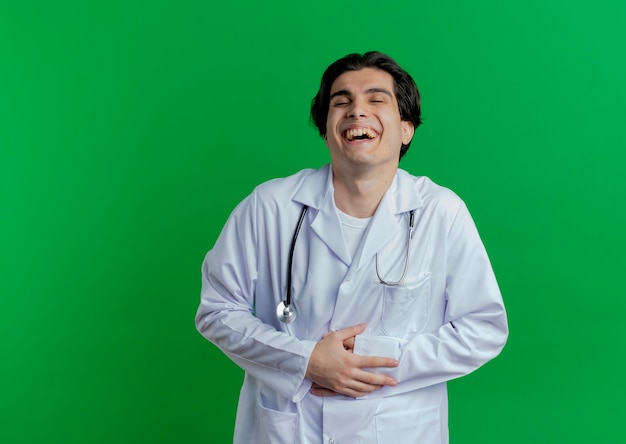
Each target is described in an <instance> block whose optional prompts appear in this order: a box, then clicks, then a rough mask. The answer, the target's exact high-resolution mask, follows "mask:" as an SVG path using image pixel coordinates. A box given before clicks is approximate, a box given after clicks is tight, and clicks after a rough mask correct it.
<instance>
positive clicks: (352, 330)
mask: <svg viewBox="0 0 626 444" xmlns="http://www.w3.org/2000/svg"><path fill="white" fill-rule="evenodd" d="M365 327H367V325H365V323H361V324H357V325H353V326H351V327H346V328H343V329H341V330H337V331H336V332H334V333H333V334H334V335H337V337H339V339H341V340H342V341H344V340H346V339H348V338H351V337H354V336H356V335H360V334H361V333H363V332H364V331H365Z"/></svg>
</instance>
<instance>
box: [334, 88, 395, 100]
mask: <svg viewBox="0 0 626 444" xmlns="http://www.w3.org/2000/svg"><path fill="white" fill-rule="evenodd" d="M376 93H383V94H386V95H388V96H389V97H393V95H392V94H391V92H390V91H389V90H387V89H385V88H370V89H368V90H367V91H365V94H376ZM337 96H348V97H351V96H352V93H351V92H350V91H348V90H347V89H340V90H339V91H335V92H334V93H332V94H331V95H330V100H332V99H333V98H335V97H337Z"/></svg>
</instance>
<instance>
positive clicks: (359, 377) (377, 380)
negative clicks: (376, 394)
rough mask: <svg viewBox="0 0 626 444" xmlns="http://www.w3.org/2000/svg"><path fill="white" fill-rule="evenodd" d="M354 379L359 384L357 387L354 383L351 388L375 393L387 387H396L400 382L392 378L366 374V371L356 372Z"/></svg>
mask: <svg viewBox="0 0 626 444" xmlns="http://www.w3.org/2000/svg"><path fill="white" fill-rule="evenodd" d="M352 377H353V378H354V380H356V381H358V382H359V384H358V385H356V384H354V383H353V384H351V387H352V388H356V389H358V390H361V391H373V390H377V389H378V388H381V387H384V386H386V385H388V386H391V387H395V386H397V385H398V381H396V380H395V379H394V378H392V377H391V376H387V375H380V374H378V373H371V372H366V371H364V370H359V371H355V372H354V373H353V376H352ZM366 386H370V387H373V388H371V389H370V388H368V387H366Z"/></svg>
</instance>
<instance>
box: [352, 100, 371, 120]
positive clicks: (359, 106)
mask: <svg viewBox="0 0 626 444" xmlns="http://www.w3.org/2000/svg"><path fill="white" fill-rule="evenodd" d="M366 116H367V110H366V108H365V104H364V103H363V101H362V100H359V99H355V100H353V101H352V105H351V106H350V108H349V109H348V118H349V119H356V118H359V117H366Z"/></svg>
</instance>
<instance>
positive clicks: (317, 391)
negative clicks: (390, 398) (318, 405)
mask: <svg viewBox="0 0 626 444" xmlns="http://www.w3.org/2000/svg"><path fill="white" fill-rule="evenodd" d="M380 388H382V386H377V387H373V386H371V387H368V389H367V391H361V390H355V389H351V388H343V389H341V390H340V391H335V390H331V389H329V388H326V387H317V388H313V387H312V388H311V394H312V395H313V396H320V397H327V396H350V397H352V398H360V397H362V396H365V395H368V394H370V393H371V392H373V391H374V390H378V389H380Z"/></svg>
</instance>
